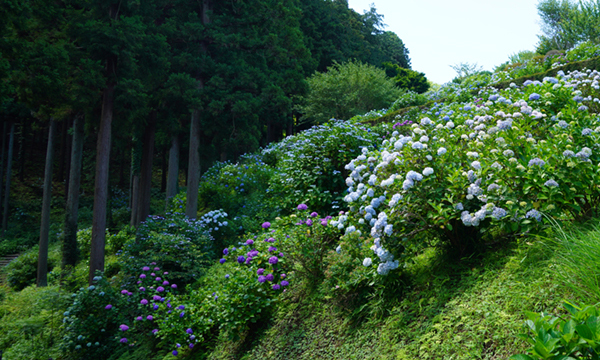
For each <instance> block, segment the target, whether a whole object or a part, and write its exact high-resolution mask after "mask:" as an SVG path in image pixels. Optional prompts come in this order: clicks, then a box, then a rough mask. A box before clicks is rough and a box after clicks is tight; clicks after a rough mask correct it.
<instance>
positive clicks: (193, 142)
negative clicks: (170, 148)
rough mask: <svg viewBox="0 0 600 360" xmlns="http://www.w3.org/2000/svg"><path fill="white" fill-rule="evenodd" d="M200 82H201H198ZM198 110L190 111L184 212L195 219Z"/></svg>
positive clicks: (197, 178) (197, 174) (197, 183)
mask: <svg viewBox="0 0 600 360" xmlns="http://www.w3.org/2000/svg"><path fill="white" fill-rule="evenodd" d="M200 84H202V83H200ZM199 145H200V110H194V111H193V112H192V121H191V124H190V154H189V161H188V184H187V201H186V205H185V214H186V215H187V217H189V218H190V219H195V218H196V215H197V213H198V185H199V184H200V154H199V153H198V147H199Z"/></svg>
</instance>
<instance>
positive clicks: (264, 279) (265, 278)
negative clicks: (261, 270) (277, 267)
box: [258, 275, 267, 283]
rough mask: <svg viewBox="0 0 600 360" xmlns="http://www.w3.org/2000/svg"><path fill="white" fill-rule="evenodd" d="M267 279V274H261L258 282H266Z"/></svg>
mask: <svg viewBox="0 0 600 360" xmlns="http://www.w3.org/2000/svg"><path fill="white" fill-rule="evenodd" d="M265 281H267V277H266V276H262V275H261V276H259V277H258V282H259V283H264V282H265Z"/></svg>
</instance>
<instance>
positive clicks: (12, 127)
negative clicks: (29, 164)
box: [2, 122, 15, 237]
mask: <svg viewBox="0 0 600 360" xmlns="http://www.w3.org/2000/svg"><path fill="white" fill-rule="evenodd" d="M14 138H15V123H14V122H12V123H11V124H10V135H9V138H8V156H7V159H6V182H5V188H4V212H3V214H2V237H4V234H5V233H6V229H7V227H8V199H9V198H10V177H11V175H12V156H13V143H14Z"/></svg>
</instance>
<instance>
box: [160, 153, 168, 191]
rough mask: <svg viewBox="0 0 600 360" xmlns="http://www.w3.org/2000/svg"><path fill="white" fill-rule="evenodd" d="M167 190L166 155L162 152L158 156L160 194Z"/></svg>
mask: <svg viewBox="0 0 600 360" xmlns="http://www.w3.org/2000/svg"><path fill="white" fill-rule="evenodd" d="M166 190H167V155H166V154H165V152H164V151H163V152H162V153H161V154H160V192H161V193H162V192H165V191H166Z"/></svg>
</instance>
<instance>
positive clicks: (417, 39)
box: [348, 0, 540, 84]
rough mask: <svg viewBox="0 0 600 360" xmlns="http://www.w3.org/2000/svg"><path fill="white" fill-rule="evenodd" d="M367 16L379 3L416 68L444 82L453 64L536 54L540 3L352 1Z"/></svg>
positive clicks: (489, 63)
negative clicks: (524, 52)
mask: <svg viewBox="0 0 600 360" xmlns="http://www.w3.org/2000/svg"><path fill="white" fill-rule="evenodd" d="M348 3H349V5H350V7H351V8H353V9H354V10H355V11H356V12H358V13H359V14H362V13H364V11H365V10H367V9H368V8H369V7H370V6H369V5H370V4H372V3H374V4H375V8H376V9H377V13H378V14H381V15H383V16H384V18H383V21H384V22H385V23H386V24H387V25H388V26H387V28H386V29H385V30H388V31H393V32H395V33H396V34H397V35H398V37H400V39H402V41H403V42H404V45H405V46H406V48H407V49H408V51H409V57H410V59H411V65H412V68H413V70H417V71H420V72H424V73H425V75H426V76H427V78H428V79H429V80H432V81H434V82H436V83H439V84H443V83H446V82H448V81H450V80H452V79H453V78H454V76H455V75H456V72H455V71H454V70H452V68H451V67H450V66H449V65H455V64H458V63H461V62H467V63H471V64H473V63H477V64H478V65H481V66H483V69H484V70H490V71H492V70H493V69H494V67H495V66H498V65H500V64H502V63H503V62H505V61H507V60H508V57H509V56H510V55H512V54H515V53H517V52H519V51H521V50H535V45H536V44H537V41H538V38H537V35H538V34H540V26H539V23H540V20H539V16H538V14H537V9H536V5H537V3H538V0H495V1H489V0H405V1H402V0H348Z"/></svg>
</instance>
